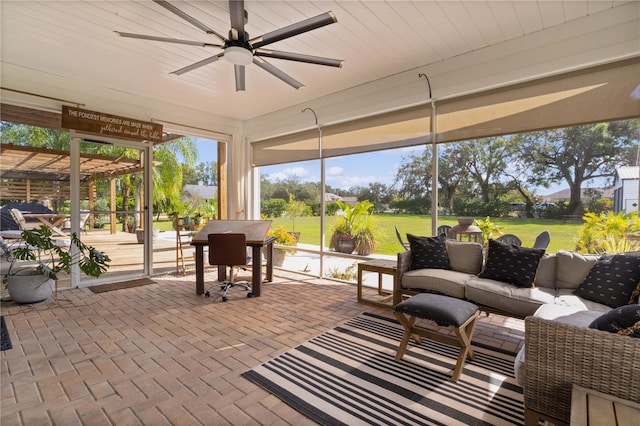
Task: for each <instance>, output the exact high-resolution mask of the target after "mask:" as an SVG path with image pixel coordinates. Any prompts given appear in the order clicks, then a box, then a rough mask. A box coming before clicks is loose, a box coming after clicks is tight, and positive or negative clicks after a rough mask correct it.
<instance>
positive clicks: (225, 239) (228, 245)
mask: <svg viewBox="0 0 640 426" xmlns="http://www.w3.org/2000/svg"><path fill="white" fill-rule="evenodd" d="M208 240H209V264H211V265H218V267H219V268H220V267H222V268H224V267H225V266H228V267H229V275H228V276H227V280H226V281H225V282H223V283H222V284H216V285H214V286H211V287H210V288H209V289H207V291H206V292H205V293H204V295H205V297H209V296H210V295H211V293H210V292H211V289H212V288H214V287H219V288H220V290H221V291H222V301H223V302H226V301H227V299H228V298H227V292H228V291H229V289H230V288H231V287H236V286H238V287H243V288H244V289H245V290H247V291H248V293H247V297H253V292H252V289H251V284H249V282H248V281H235V274H234V267H236V266H239V265H246V264H247V240H246V237H245V235H244V234H240V233H224V234H209V235H208Z"/></svg>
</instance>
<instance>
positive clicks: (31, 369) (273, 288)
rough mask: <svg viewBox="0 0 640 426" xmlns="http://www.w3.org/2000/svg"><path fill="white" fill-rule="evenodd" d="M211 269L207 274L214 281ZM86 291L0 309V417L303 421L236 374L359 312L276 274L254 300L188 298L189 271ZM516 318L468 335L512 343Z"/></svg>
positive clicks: (313, 283)
mask: <svg viewBox="0 0 640 426" xmlns="http://www.w3.org/2000/svg"><path fill="white" fill-rule="evenodd" d="M214 276H215V273H209V274H207V279H208V280H211V279H213V278H214ZM154 280H155V281H156V284H151V285H146V286H143V287H136V288H131V289H124V290H117V291H111V292H106V293H99V294H94V293H93V292H92V291H90V290H89V289H86V288H83V289H72V290H66V291H61V292H58V296H57V300H56V299H53V298H52V299H50V300H48V301H47V302H44V303H39V304H36V305H22V306H21V305H16V304H13V303H12V302H9V303H3V304H2V315H3V316H4V318H5V321H6V323H7V328H8V329H9V333H10V337H11V341H12V344H13V349H10V350H7V351H3V352H0V356H1V358H0V359H1V362H2V363H1V371H0V396H1V401H0V403H1V405H0V409H1V414H0V424H2V425H3V426H10V425H72V424H80V425H91V426H95V425H130V424H131V425H136V424H142V425H199V424H203V425H252V424H253V425H283V424H291V425H304V424H312V423H313V422H311V421H310V420H308V419H307V418H306V417H304V416H303V415H301V414H299V413H298V412H297V411H295V410H294V409H292V408H290V407H289V406H287V405H286V404H284V403H283V402H281V401H280V400H279V399H278V398H276V397H274V396H272V395H271V394H269V393H268V392H266V391H264V390H263V389H262V388H260V387H258V386H257V385H254V384H253V383H251V382H249V381H248V380H246V379H244V378H243V377H241V373H243V372H244V371H246V370H248V369H250V368H252V367H254V366H256V365H259V364H260V363H262V362H265V361H267V360H269V359H271V358H273V357H275V356H277V355H279V354H281V353H283V352H285V351H287V350H288V349H290V348H292V347H295V346H297V345H298V344H300V343H302V342H304V341H306V340H308V339H310V338H312V337H314V336H316V335H318V334H320V333H322V332H324V331H326V330H328V329H330V328H332V327H334V326H336V325H338V324H340V323H342V322H344V321H346V320H348V319H349V318H352V317H354V316H355V315H358V314H359V313H361V312H374V313H378V314H382V315H387V316H389V317H392V314H391V310H390V309H388V308H384V307H375V306H372V305H368V304H363V303H357V302H356V288H355V286H354V285H349V284H341V283H336V282H332V281H328V280H319V279H314V278H309V277H307V276H302V275H296V274H290V273H285V272H282V271H277V276H276V277H275V280H274V282H273V283H267V284H264V285H263V289H262V296H261V297H259V298H252V299H247V298H245V297H244V293H243V291H242V290H239V289H238V290H235V289H234V290H232V293H231V295H230V300H229V301H228V302H226V303H223V302H222V301H220V299H219V298H218V299H214V298H213V297H212V298H204V297H199V296H196V294H195V284H194V277H193V275H190V276H186V277H179V278H177V277H173V276H167V277H156V278H154ZM523 329H524V326H523V323H522V321H520V320H515V319H511V318H504V317H500V316H497V315H490V316H485V315H482V318H481V320H480V322H479V325H478V326H477V327H476V333H475V335H474V341H478V342H483V343H488V344H490V345H493V346H500V347H503V348H505V349H508V350H512V351H514V350H516V349H518V348H519V347H520V346H521V345H522V343H523V334H524V333H523Z"/></svg>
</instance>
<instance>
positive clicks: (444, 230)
mask: <svg viewBox="0 0 640 426" xmlns="http://www.w3.org/2000/svg"><path fill="white" fill-rule="evenodd" d="M450 229H451V225H440V226H438V229H436V235H437V236H440V235H444V236H445V237H449V230H450Z"/></svg>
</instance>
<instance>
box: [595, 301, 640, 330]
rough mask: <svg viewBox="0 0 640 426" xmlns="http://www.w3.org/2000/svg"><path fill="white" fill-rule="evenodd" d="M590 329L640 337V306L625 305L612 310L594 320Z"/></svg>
mask: <svg viewBox="0 0 640 426" xmlns="http://www.w3.org/2000/svg"><path fill="white" fill-rule="evenodd" d="M589 328H595V329H597V330H604V331H608V332H610V333H618V334H622V335H624V336H631V337H640V305H638V304H633V305H625V306H621V307H619V308H615V309H612V310H610V311H609V312H607V313H606V314H604V315H601V316H599V317H598V318H596V319H595V320H593V322H592V323H591V324H589Z"/></svg>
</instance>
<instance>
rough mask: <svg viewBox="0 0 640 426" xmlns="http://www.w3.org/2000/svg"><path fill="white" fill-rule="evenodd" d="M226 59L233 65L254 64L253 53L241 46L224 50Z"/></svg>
mask: <svg viewBox="0 0 640 426" xmlns="http://www.w3.org/2000/svg"><path fill="white" fill-rule="evenodd" d="M224 58H225V59H226V60H227V61H228V62H231V63H232V64H233V65H249V64H250V63H251V62H253V54H252V53H251V51H249V50H247V49H245V48H244V47H240V46H229V47H227V48H226V49H224Z"/></svg>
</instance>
